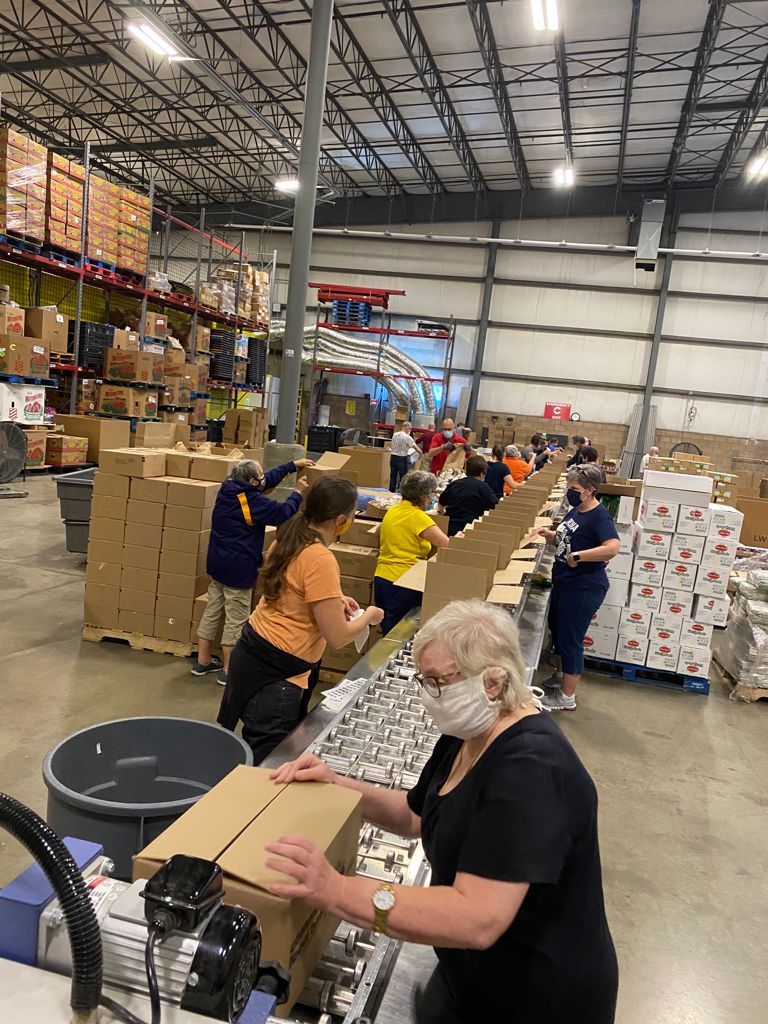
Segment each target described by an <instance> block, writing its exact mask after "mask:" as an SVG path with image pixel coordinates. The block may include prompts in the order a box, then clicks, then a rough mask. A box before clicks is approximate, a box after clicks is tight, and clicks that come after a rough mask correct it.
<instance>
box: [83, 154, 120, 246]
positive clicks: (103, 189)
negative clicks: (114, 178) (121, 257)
mask: <svg viewBox="0 0 768 1024" xmlns="http://www.w3.org/2000/svg"><path fill="white" fill-rule="evenodd" d="M119 204H120V185H113V184H112V183H111V182H109V181H106V180H105V179H104V178H100V177H99V176H98V175H97V174H91V175H90V176H89V179H88V211H87V217H88V233H87V237H86V253H85V255H86V256H87V258H88V259H90V260H95V261H97V262H99V263H106V264H113V265H116V264H117V252H118V244H117V230H118V216H117V214H118V207H119Z"/></svg>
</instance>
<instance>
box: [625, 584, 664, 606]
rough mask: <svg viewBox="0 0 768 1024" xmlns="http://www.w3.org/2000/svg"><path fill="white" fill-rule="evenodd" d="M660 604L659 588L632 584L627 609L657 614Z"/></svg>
mask: <svg viewBox="0 0 768 1024" xmlns="http://www.w3.org/2000/svg"><path fill="white" fill-rule="evenodd" d="M660 604H661V587H660V586H656V587H652V586H649V585H648V584H646V583H633V584H632V586H631V587H630V590H629V607H630V608H632V609H634V610H637V611H648V612H657V611H658V610H659V605H660Z"/></svg>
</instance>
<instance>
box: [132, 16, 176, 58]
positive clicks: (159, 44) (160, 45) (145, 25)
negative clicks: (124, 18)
mask: <svg viewBox="0 0 768 1024" xmlns="http://www.w3.org/2000/svg"><path fill="white" fill-rule="evenodd" d="M128 31H129V32H130V33H131V35H132V36H134V37H135V38H136V39H138V40H139V42H141V43H143V44H144V45H145V46H146V47H147V49H149V50H151V51H152V53H156V54H157V56H158V57H167V58H168V59H169V60H171V59H174V60H179V59H183V57H182V55H181V54H180V53H179V51H178V49H177V48H176V47H175V46H174V45H173V43H172V42H171V41H170V39H167V38H166V37H165V36H164V35H163V34H162V32H158V30H157V29H156V28H155V27H154V25H150V23H149V22H148V21H129V22H128Z"/></svg>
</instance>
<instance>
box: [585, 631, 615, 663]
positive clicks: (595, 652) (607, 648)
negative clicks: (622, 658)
mask: <svg viewBox="0 0 768 1024" xmlns="http://www.w3.org/2000/svg"><path fill="white" fill-rule="evenodd" d="M616 643H617V638H616V631H615V630H613V629H601V628H600V627H599V626H590V627H589V629H588V630H587V635H586V636H585V637H584V654H585V655H586V656H587V657H592V658H615V657H616Z"/></svg>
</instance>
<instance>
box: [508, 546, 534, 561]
mask: <svg viewBox="0 0 768 1024" xmlns="http://www.w3.org/2000/svg"><path fill="white" fill-rule="evenodd" d="M536 554H537V553H536V549H535V548H517V550H515V551H513V552H512V554H511V556H510V559H509V560H510V562H512V561H516V560H519V561H521V562H533V561H535V560H536Z"/></svg>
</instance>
